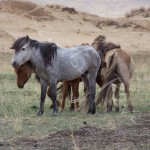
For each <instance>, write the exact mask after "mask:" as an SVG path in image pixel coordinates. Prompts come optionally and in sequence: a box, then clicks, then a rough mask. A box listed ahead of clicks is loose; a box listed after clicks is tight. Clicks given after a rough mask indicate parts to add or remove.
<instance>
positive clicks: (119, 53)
mask: <svg viewBox="0 0 150 150" xmlns="http://www.w3.org/2000/svg"><path fill="white" fill-rule="evenodd" d="M105 39H106V38H105V36H101V35H100V36H98V37H97V38H96V39H95V40H94V42H93V43H92V45H93V47H94V48H95V49H96V50H97V51H98V52H99V54H100V55H101V58H102V65H101V68H100V70H99V72H100V73H99V75H98V77H97V79H98V80H99V85H100V86H101V87H102V90H101V92H100V94H99V97H98V99H97V102H96V103H97V105H98V104H99V103H100V102H101V101H103V102H104V104H105V109H106V112H108V111H111V110H112V105H113V102H112V84H115V85H116V90H115V101H114V106H115V110H116V111H119V90H120V85H121V83H123V84H124V87H125V94H126V99H127V103H128V110H129V111H130V112H133V105H132V102H131V99H130V91H129V82H130V79H131V77H132V75H133V72H134V63H133V60H132V58H131V57H130V55H129V54H128V53H126V52H125V51H124V50H122V49H121V48H120V46H119V45H115V44H113V43H107V42H106V41H105Z"/></svg>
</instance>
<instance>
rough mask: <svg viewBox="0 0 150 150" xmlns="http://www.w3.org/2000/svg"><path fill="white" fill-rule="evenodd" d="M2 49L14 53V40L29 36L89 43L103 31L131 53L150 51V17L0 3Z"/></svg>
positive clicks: (18, 2)
mask: <svg viewBox="0 0 150 150" xmlns="http://www.w3.org/2000/svg"><path fill="white" fill-rule="evenodd" d="M0 22H1V24H0V37H2V38H0V49H1V51H5V52H10V51H11V50H9V47H10V45H11V43H12V42H13V41H14V39H16V38H18V37H20V36H24V35H27V34H28V35H29V36H31V38H35V39H37V40H40V41H53V42H55V43H57V44H58V45H61V46H72V45H79V44H81V43H89V44H91V43H92V41H93V40H94V38H95V37H96V36H98V35H99V34H103V35H105V36H106V37H107V39H108V40H109V41H112V42H115V43H117V44H120V45H121V46H122V47H123V48H124V49H126V50H127V51H130V52H135V51H148V50H149V40H148V39H149V38H150V35H149V32H150V19H149V18H146V19H145V18H117V19H111V18H104V17H99V16H96V15H92V14H88V13H83V12H79V11H77V10H76V9H74V8H69V7H65V6H60V5H46V6H41V5H38V4H35V3H31V2H27V1H16V0H12V1H9V0H5V1H2V2H0Z"/></svg>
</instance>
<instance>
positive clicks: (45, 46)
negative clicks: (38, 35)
mask: <svg viewBox="0 0 150 150" xmlns="http://www.w3.org/2000/svg"><path fill="white" fill-rule="evenodd" d="M40 52H41V55H42V57H43V60H44V64H45V66H46V67H47V65H48V64H49V65H52V60H53V59H54V57H55V56H56V55H57V45H56V44H55V43H49V42H47V43H41V44H40Z"/></svg>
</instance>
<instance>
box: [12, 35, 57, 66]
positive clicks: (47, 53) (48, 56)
mask: <svg viewBox="0 0 150 150" xmlns="http://www.w3.org/2000/svg"><path fill="white" fill-rule="evenodd" d="M26 42H29V44H30V46H31V47H35V49H38V48H40V52H41V55H42V58H43V60H44V65H45V66H46V67H47V65H48V64H49V65H52V59H54V57H55V55H56V54H57V45H56V44H55V43H52V42H51V43H49V42H38V41H36V40H33V39H30V38H29V37H28V36H24V37H21V38H18V39H17V40H16V41H15V42H14V43H13V44H12V46H11V49H15V51H16V52H17V51H19V50H20V49H21V48H22V46H23V45H24V44H25V43H26Z"/></svg>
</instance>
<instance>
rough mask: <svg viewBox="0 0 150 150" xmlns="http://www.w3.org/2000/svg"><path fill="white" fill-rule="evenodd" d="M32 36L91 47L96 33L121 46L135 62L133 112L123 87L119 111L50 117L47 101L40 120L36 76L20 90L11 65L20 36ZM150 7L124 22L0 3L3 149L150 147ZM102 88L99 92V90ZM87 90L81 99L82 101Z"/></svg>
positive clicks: (0, 134)
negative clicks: (128, 105) (16, 41)
mask: <svg viewBox="0 0 150 150" xmlns="http://www.w3.org/2000/svg"><path fill="white" fill-rule="evenodd" d="M24 35H29V36H30V37H31V38H33V39H37V40H39V41H50V42H51V41H52V42H55V43H56V44H58V45H59V46H62V47H66V46H74V45H80V44H81V43H89V44H91V43H92V42H93V40H94V38H95V37H96V36H98V35H105V36H106V37H107V40H108V41H111V42H114V43H116V44H119V45H121V47H122V49H124V50H125V51H127V52H128V53H130V54H131V56H132V57H133V59H134V61H135V66H136V69H135V73H134V76H133V78H132V80H131V87H130V91H131V98H132V101H133V104H134V113H133V114H130V113H129V112H128V111H127V109H126V100H125V95H124V89H123V86H122V87H121V99H120V106H121V111H120V112H119V113H115V112H114V111H113V112H112V113H109V114H105V113H103V111H102V108H101V107H100V108H98V109H97V114H96V115H94V116H90V115H88V116H87V115H86V114H84V113H82V112H70V111H69V108H68V105H69V102H68V103H67V108H66V110H65V111H64V112H63V113H62V114H60V115H59V116H58V117H52V116H51V110H50V108H49V106H50V103H51V101H50V100H49V98H47V99H46V106H45V113H44V115H43V116H42V117H37V116H36V112H37V108H38V107H39V98H40V86H39V84H38V83H36V81H35V80H34V76H33V77H32V78H31V79H30V80H29V81H28V83H27V84H26V86H25V87H24V89H18V88H17V85H16V76H15V73H14V70H13V68H12V67H11V65H10V62H11V58H12V55H13V50H11V49H9V48H10V46H11V44H12V43H13V42H14V40H15V39H17V38H18V37H21V36H24ZM149 58H150V9H146V8H141V9H139V10H136V11H135V10H134V11H131V12H129V13H128V14H126V15H124V17H122V18H115V19H114V18H105V17H100V16H97V15H92V14H88V13H84V12H79V11H77V10H76V9H68V8H67V7H65V6H59V5H45V6H41V5H37V4H35V3H31V2H25V1H15V0H11V1H10V0H3V1H0V150H1V149H2V150H7V149H15V150H16V149H22V150H23V149H25V150H26V149H36V150H37V149H41V150H46V149H47V150H48V149H52V150H54V149H61V150H62V149H64V150H66V149H75V150H79V149H84V150H85V149H93V150H94V149H95V150H99V149H100V150H101V149H106V150H107V149H108V150H112V149H113V150H125V149H127V150H128V149H130V150H140V149H143V150H149V149H150V144H149V143H150V69H149V68H150V67H149V65H150V59H149ZM99 90H100V89H98V91H99ZM83 97H84V96H83V89H82V88H81V91H80V101H82V100H83Z"/></svg>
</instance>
